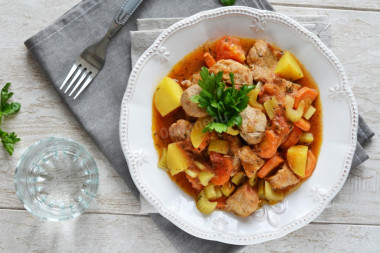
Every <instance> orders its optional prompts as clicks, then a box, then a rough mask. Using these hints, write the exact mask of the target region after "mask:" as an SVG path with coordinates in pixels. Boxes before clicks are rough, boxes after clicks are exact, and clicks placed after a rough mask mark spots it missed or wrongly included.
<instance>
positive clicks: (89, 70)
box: [60, 0, 142, 99]
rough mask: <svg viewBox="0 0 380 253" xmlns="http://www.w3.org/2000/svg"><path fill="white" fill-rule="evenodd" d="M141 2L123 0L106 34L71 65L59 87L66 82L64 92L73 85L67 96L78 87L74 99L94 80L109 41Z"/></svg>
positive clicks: (102, 64)
mask: <svg viewBox="0 0 380 253" xmlns="http://www.w3.org/2000/svg"><path fill="white" fill-rule="evenodd" d="M141 2H142V0H125V2H124V4H123V6H122V7H121V9H120V11H119V12H118V14H117V15H116V17H115V18H114V19H113V22H112V24H111V26H110V27H109V28H108V31H107V33H106V35H105V36H104V37H103V38H102V39H101V40H100V41H98V42H97V43H95V44H93V45H92V46H89V47H88V48H86V49H85V50H84V51H83V52H82V53H81V54H80V56H79V57H78V59H77V60H76V61H75V63H74V65H73V66H72V67H71V70H70V72H69V73H68V74H67V76H66V78H65V81H63V84H62V85H61V88H60V89H61V90H62V89H63V88H64V87H65V86H66V84H68V86H67V87H66V89H65V91H64V93H67V92H68V91H69V90H70V88H71V87H72V86H74V88H73V89H72V90H71V91H70V93H69V96H71V95H73V94H74V92H75V91H76V90H77V89H78V88H79V87H80V89H79V91H78V92H77V93H76V95H75V96H74V99H76V98H77V97H78V96H79V95H80V94H81V93H82V91H83V90H84V89H86V87H87V86H88V85H89V84H90V83H91V81H92V80H94V78H95V77H96V75H97V74H98V73H99V71H100V70H101V69H102V67H103V66H104V63H105V60H106V54H107V48H108V44H109V42H110V41H111V39H112V38H113V37H114V36H115V35H116V34H117V33H118V32H119V31H120V29H121V28H122V27H123V25H124V24H125V23H126V22H127V21H128V19H129V17H130V16H131V15H132V14H133V12H134V11H135V10H136V8H137V7H138V6H139V5H140V3H141Z"/></svg>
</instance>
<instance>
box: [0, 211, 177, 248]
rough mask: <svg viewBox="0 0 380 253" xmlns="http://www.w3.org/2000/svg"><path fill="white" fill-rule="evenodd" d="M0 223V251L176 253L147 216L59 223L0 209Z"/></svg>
mask: <svg viewBox="0 0 380 253" xmlns="http://www.w3.org/2000/svg"><path fill="white" fill-rule="evenodd" d="M0 224H1V230H2V235H1V236H0V251H1V252H133V251H134V250H136V249H141V250H139V252H168V253H171V252H176V250H175V249H174V248H173V246H171V244H170V242H169V241H168V240H167V239H166V238H165V236H164V235H163V234H162V233H161V232H160V231H159V230H158V228H157V227H156V225H155V224H154V223H153V221H152V220H151V219H150V218H149V217H148V216H128V215H109V214H104V215H99V214H85V215H82V216H80V217H78V218H77V219H74V220H70V221H65V222H62V223H60V222H47V221H42V220H38V219H36V218H34V217H32V216H31V215H30V214H29V213H28V212H27V211H24V210H23V211H14V210H0ZM6 235H9V236H6Z"/></svg>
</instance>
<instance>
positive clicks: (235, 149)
mask: <svg viewBox="0 0 380 253" xmlns="http://www.w3.org/2000/svg"><path fill="white" fill-rule="evenodd" d="M224 138H225V139H226V140H227V141H229V142H230V149H229V155H230V156H231V157H232V167H233V169H232V173H231V175H232V176H233V175H235V173H236V172H238V171H240V168H241V162H240V158H239V149H240V147H241V146H242V143H241V140H240V138H239V137H238V136H232V135H229V134H225V135H224Z"/></svg>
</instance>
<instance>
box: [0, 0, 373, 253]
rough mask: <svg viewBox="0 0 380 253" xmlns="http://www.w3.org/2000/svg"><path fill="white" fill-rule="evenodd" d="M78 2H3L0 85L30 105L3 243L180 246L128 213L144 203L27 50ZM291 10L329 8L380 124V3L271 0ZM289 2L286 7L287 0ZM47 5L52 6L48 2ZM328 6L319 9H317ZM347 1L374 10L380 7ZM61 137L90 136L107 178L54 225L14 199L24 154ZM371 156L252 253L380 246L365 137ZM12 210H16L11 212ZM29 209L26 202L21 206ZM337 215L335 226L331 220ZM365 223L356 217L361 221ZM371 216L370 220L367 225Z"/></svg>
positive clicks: (6, 160)
mask: <svg viewBox="0 0 380 253" xmlns="http://www.w3.org/2000/svg"><path fill="white" fill-rule="evenodd" d="M77 2H78V0H15V1H6V0H0V6H1V8H0V23H1V26H0V52H1V54H2V56H1V57H0V85H3V84H4V83H5V82H8V81H9V82H12V83H13V84H12V87H11V89H12V90H13V91H15V96H14V100H15V101H19V102H21V104H22V109H21V111H20V113H19V114H18V115H16V116H15V117H13V118H10V119H8V120H6V121H5V122H4V124H3V125H2V127H3V128H4V129H5V130H12V131H16V132H17V133H18V134H19V136H20V137H21V138H22V142H20V143H19V144H17V146H16V151H15V153H14V155H13V157H9V156H8V155H7V154H6V153H5V152H4V151H3V150H2V148H0V227H1V228H2V233H1V235H0V251H5V252H6V251H8V252H10V251H12V252H23V251H36V252H45V251H52V250H57V251H75V252H77V251H78V252H85V251H111V252H114V251H123V252H124V251H128V250H129V251H132V250H133V249H139V250H140V251H142V252H152V251H156V252H175V251H176V250H175V249H173V247H172V246H171V244H170V243H169V242H168V241H167V240H166V238H165V237H164V236H163V235H162V234H161V232H160V231H158V230H157V228H156V226H155V225H154V223H153V222H152V221H151V220H150V218H149V217H147V216H136V215H128V214H130V213H133V212H137V211H138V210H139V202H138V201H137V200H135V199H134V197H133V195H132V194H131V192H130V191H129V190H128V188H127V187H126V185H125V184H124V183H123V181H122V180H121V179H120V177H118V175H117V173H116V172H115V171H114V169H113V168H112V167H111V165H110V164H109V163H108V161H107V160H106V159H105V158H104V156H103V155H102V154H101V153H100V152H99V150H98V149H97V147H96V146H95V145H94V143H93V142H92V140H91V139H90V138H89V136H88V135H87V134H86V133H85V131H84V130H83V129H82V128H81V126H80V125H79V124H78V122H77V121H76V120H75V118H74V116H73V115H72V114H71V113H70V111H69V110H68V109H67V108H66V107H65V105H64V104H63V102H62V100H61V99H60V98H59V96H58V95H57V93H56V91H55V90H54V88H53V87H52V86H51V85H50V84H49V80H47V78H46V77H45V76H44V73H43V72H42V71H41V69H40V68H39V67H38V65H37V64H36V63H35V61H34V60H33V59H32V57H31V56H30V55H29V54H28V53H27V50H26V48H25V47H24V45H23V42H24V40H26V39H27V38H29V37H30V36H32V35H34V34H35V33H36V32H38V31H39V30H41V29H43V28H45V27H46V26H47V25H48V24H50V23H51V22H53V21H54V20H55V19H56V18H57V17H59V16H60V15H62V14H63V13H65V12H66V11H67V10H68V9H69V8H70V7H72V6H73V5H74V4H76V3H77ZM271 2H272V3H275V4H276V5H275V8H276V10H277V11H279V12H282V13H285V14H288V15H307V14H313V15H316V14H320V15H328V16H329V17H330V18H331V21H332V25H331V26H329V27H326V31H325V32H328V33H330V34H331V39H332V40H331V49H332V50H333V52H334V53H335V54H336V55H337V56H338V58H339V59H340V61H341V62H342V64H343V66H344V67H345V69H346V72H347V75H348V78H349V81H350V83H351V84H353V91H354V94H355V97H356V99H357V102H358V106H359V112H360V114H361V115H362V116H363V117H364V118H365V119H366V121H367V122H368V124H369V125H370V126H371V128H372V129H373V130H374V131H375V132H376V133H379V132H380V121H379V118H380V110H379V109H378V108H379V106H380V100H379V99H378V98H379V97H380V91H379V88H378V87H379V81H378V79H377V78H376V77H377V76H378V75H379V74H378V71H379V67H380V64H379V61H378V57H379V56H380V49H379V47H378V45H379V43H380V35H379V33H378V32H377V31H378V26H379V25H380V14H379V12H378V10H379V9H380V7H379V6H380V2H379V1H372V0H364V1H361V2H360V1H356V2H355V1H349V0H334V1H327V0H317V1H313V2H312V7H313V8H292V7H289V5H300V6H302V5H304V6H305V5H306V6H310V5H311V4H310V2H309V1H305V0H292V1H290V0H272V1H271ZM285 5H286V6H285ZM47 6H48V7H47ZM317 6H320V7H323V8H314V7H317ZM341 7H344V8H345V9H352V8H360V9H367V8H369V9H370V8H373V9H374V10H375V11H373V12H372V11H347V10H338V9H335V8H341ZM50 136H62V137H68V138H72V139H74V140H76V141H77V142H79V143H81V144H83V145H84V146H85V147H86V148H87V149H88V150H89V151H90V152H91V153H92V154H93V155H94V157H95V159H96V161H97V164H98V167H99V172H100V186H99V191H98V195H97V198H96V199H95V201H94V202H93V203H92V204H91V206H90V208H89V209H88V211H87V213H86V214H84V215H83V216H81V217H79V218H78V219H75V220H73V221H68V222H64V223H48V222H44V221H40V220H38V219H37V218H34V217H32V216H31V215H30V214H29V213H28V212H26V211H25V210H22V209H23V207H22V205H21V204H20V202H19V200H18V199H17V197H16V194H15V190H14V183H13V176H14V170H15V167H16V163H17V161H18V159H19V158H20V157H21V154H22V152H23V151H24V150H25V149H26V148H27V147H28V146H29V145H31V144H32V143H34V142H35V141H37V140H39V139H42V138H45V137H50ZM366 150H367V151H368V153H369V155H370V157H371V159H370V160H368V161H366V162H365V163H364V164H362V165H361V166H359V168H357V169H356V170H355V171H353V172H351V174H350V176H349V178H348V180H347V182H346V184H345V185H344V187H343V189H342V191H341V192H340V193H339V194H338V195H337V197H336V198H335V199H334V200H333V201H332V203H331V205H329V206H328V208H327V209H326V210H325V211H324V212H323V213H322V214H321V215H320V216H319V217H318V218H317V220H316V221H315V222H316V223H312V224H310V225H308V226H306V227H304V228H302V229H300V230H298V231H296V232H294V233H291V234H290V235H288V236H286V237H284V238H282V239H280V240H275V241H272V242H267V243H263V244H260V245H254V246H250V247H246V248H245V249H244V252H256V251H260V252H261V251H263V252H265V251H268V252H269V251H271V252H272V251H274V252H285V251H286V252H290V251H292V252H293V251H296V252H297V251H298V252H302V251H303V252H309V251H318V252H319V251H352V252H355V251H356V252H357V251H361V252H362V251H365V252H376V251H379V244H378V238H379V236H380V229H379V226H378V225H380V212H379V211H378V207H379V205H380V195H379V194H378V192H379V189H380V169H379V167H380V166H379V165H380V153H379V150H380V143H379V141H378V137H375V138H374V139H373V140H372V141H371V142H370V143H368V144H367V145H366ZM12 209H13V210H12ZM17 209H21V210H17ZM331 223H334V224H331ZM355 224H358V225H355ZM363 224H366V225H363Z"/></svg>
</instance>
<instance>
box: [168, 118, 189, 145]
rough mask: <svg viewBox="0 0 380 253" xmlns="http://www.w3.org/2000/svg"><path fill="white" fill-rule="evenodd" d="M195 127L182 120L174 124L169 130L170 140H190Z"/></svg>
mask: <svg viewBox="0 0 380 253" xmlns="http://www.w3.org/2000/svg"><path fill="white" fill-rule="evenodd" d="M192 128H193V125H192V124H191V123H190V122H189V121H187V120H183V119H180V120H178V121H177V122H176V123H173V124H172V125H171V126H170V128H169V135H170V139H171V140H172V141H173V142H179V141H185V140H188V141H189V140H190V134H191V130H192Z"/></svg>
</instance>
